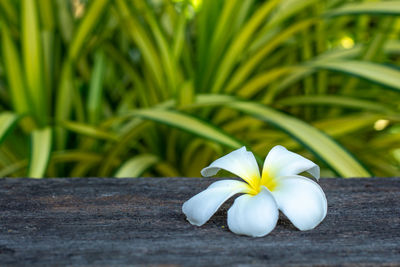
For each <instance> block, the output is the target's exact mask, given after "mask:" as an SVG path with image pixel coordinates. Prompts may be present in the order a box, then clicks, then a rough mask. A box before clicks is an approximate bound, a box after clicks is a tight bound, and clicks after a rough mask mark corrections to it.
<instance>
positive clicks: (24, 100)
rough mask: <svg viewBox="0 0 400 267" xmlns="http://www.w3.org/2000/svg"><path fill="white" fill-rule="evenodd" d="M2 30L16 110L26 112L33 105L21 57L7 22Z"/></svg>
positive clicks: (7, 69) (12, 97)
mask: <svg viewBox="0 0 400 267" xmlns="http://www.w3.org/2000/svg"><path fill="white" fill-rule="evenodd" d="M1 30H2V31H1V33H2V35H1V37H2V38H1V42H2V53H3V62H4V67H5V70H6V77H7V81H8V86H9V89H10V93H11V100H12V103H13V107H14V110H15V111H16V112H18V113H19V114H24V113H27V112H28V111H29V110H30V109H31V105H29V99H30V98H29V96H28V93H27V90H26V88H25V84H24V76H23V74H22V73H23V72H22V67H21V59H20V57H19V54H18V52H17V48H16V46H15V45H14V43H13V41H12V39H11V35H10V32H9V29H8V28H7V26H6V25H5V24H3V25H2V27H1Z"/></svg>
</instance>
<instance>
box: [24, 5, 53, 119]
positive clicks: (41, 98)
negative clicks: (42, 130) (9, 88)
mask: <svg viewBox="0 0 400 267" xmlns="http://www.w3.org/2000/svg"><path fill="white" fill-rule="evenodd" d="M37 9H38V8H37V2H36V1H31V0H24V1H23V2H22V33H23V34H22V44H23V56H24V67H25V74H26V82H27V85H28V87H27V88H28V90H29V93H30V97H31V99H32V104H33V108H34V110H35V115H36V120H37V121H38V122H39V123H41V124H42V125H44V123H45V121H46V114H48V110H47V104H48V101H47V94H46V90H45V87H44V74H43V71H44V69H43V68H44V66H43V56H42V51H43V50H42V39H41V36H40V29H39V18H38V12H37ZM20 79H21V78H20Z"/></svg>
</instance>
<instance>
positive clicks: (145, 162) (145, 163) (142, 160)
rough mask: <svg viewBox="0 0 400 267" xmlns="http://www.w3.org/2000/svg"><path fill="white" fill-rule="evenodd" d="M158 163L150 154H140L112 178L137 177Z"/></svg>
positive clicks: (125, 164)
mask: <svg viewBox="0 0 400 267" xmlns="http://www.w3.org/2000/svg"><path fill="white" fill-rule="evenodd" d="M158 161H159V159H158V157H157V156H155V155H151V154H142V155H139V156H136V157H133V158H131V159H129V160H128V161H127V162H125V163H124V164H123V165H122V166H121V167H120V168H119V169H118V170H117V172H116V173H115V175H114V177H118V178H124V177H139V176H140V175H142V174H143V173H144V172H145V171H146V170H147V169H148V168H150V167H151V166H153V165H154V164H156V163H157V162H158Z"/></svg>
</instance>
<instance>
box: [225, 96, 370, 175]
mask: <svg viewBox="0 0 400 267" xmlns="http://www.w3.org/2000/svg"><path fill="white" fill-rule="evenodd" d="M228 106H229V107H231V108H233V109H236V110H239V111H242V112H243V113H246V114H248V115H251V116H254V117H256V118H259V119H261V120H263V121H266V122H269V123H271V124H273V125H275V126H276V127H278V128H280V129H282V130H284V131H285V132H287V133H288V134H289V135H291V136H292V137H293V138H295V139H297V140H298V141H299V142H301V143H302V144H303V145H305V146H306V147H307V148H308V149H309V150H311V151H312V152H313V153H314V154H315V155H316V156H317V157H319V158H320V159H321V160H322V161H324V162H325V163H326V164H327V165H328V166H330V167H331V168H332V170H334V171H335V172H337V173H338V174H339V175H341V176H343V177H370V176H371V174H370V173H369V171H367V170H366V169H365V168H364V167H363V166H362V165H361V164H360V163H359V162H358V161H357V160H356V159H355V158H354V157H353V156H352V155H351V154H350V153H349V152H348V151H347V150H345V149H344V148H343V147H342V146H341V145H340V144H338V143H337V142H335V141H334V140H333V139H332V138H331V137H329V136H328V135H326V134H324V133H323V132H321V131H319V130H317V129H316V128H314V127H312V126H311V125H309V124H307V123H305V122H303V121H301V120H299V119H297V118H294V117H292V116H289V115H286V114H284V113H281V112H279V111H276V110H274V109H271V108H269V107H266V106H263V105H260V104H256V103H251V102H236V103H230V104H228Z"/></svg>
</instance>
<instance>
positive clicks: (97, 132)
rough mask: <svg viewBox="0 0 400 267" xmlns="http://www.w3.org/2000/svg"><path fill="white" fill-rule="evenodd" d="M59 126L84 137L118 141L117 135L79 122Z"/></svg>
mask: <svg viewBox="0 0 400 267" xmlns="http://www.w3.org/2000/svg"><path fill="white" fill-rule="evenodd" d="M60 126H61V127H63V128H65V129H67V130H69V131H72V132H75V133H77V134H81V135H86V136H90V137H93V138H97V139H105V140H111V141H115V140H118V137H117V135H115V134H113V133H110V132H107V131H105V130H102V129H99V128H97V127H94V126H90V125H87V124H82V123H79V122H74V121H64V122H61V123H60Z"/></svg>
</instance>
